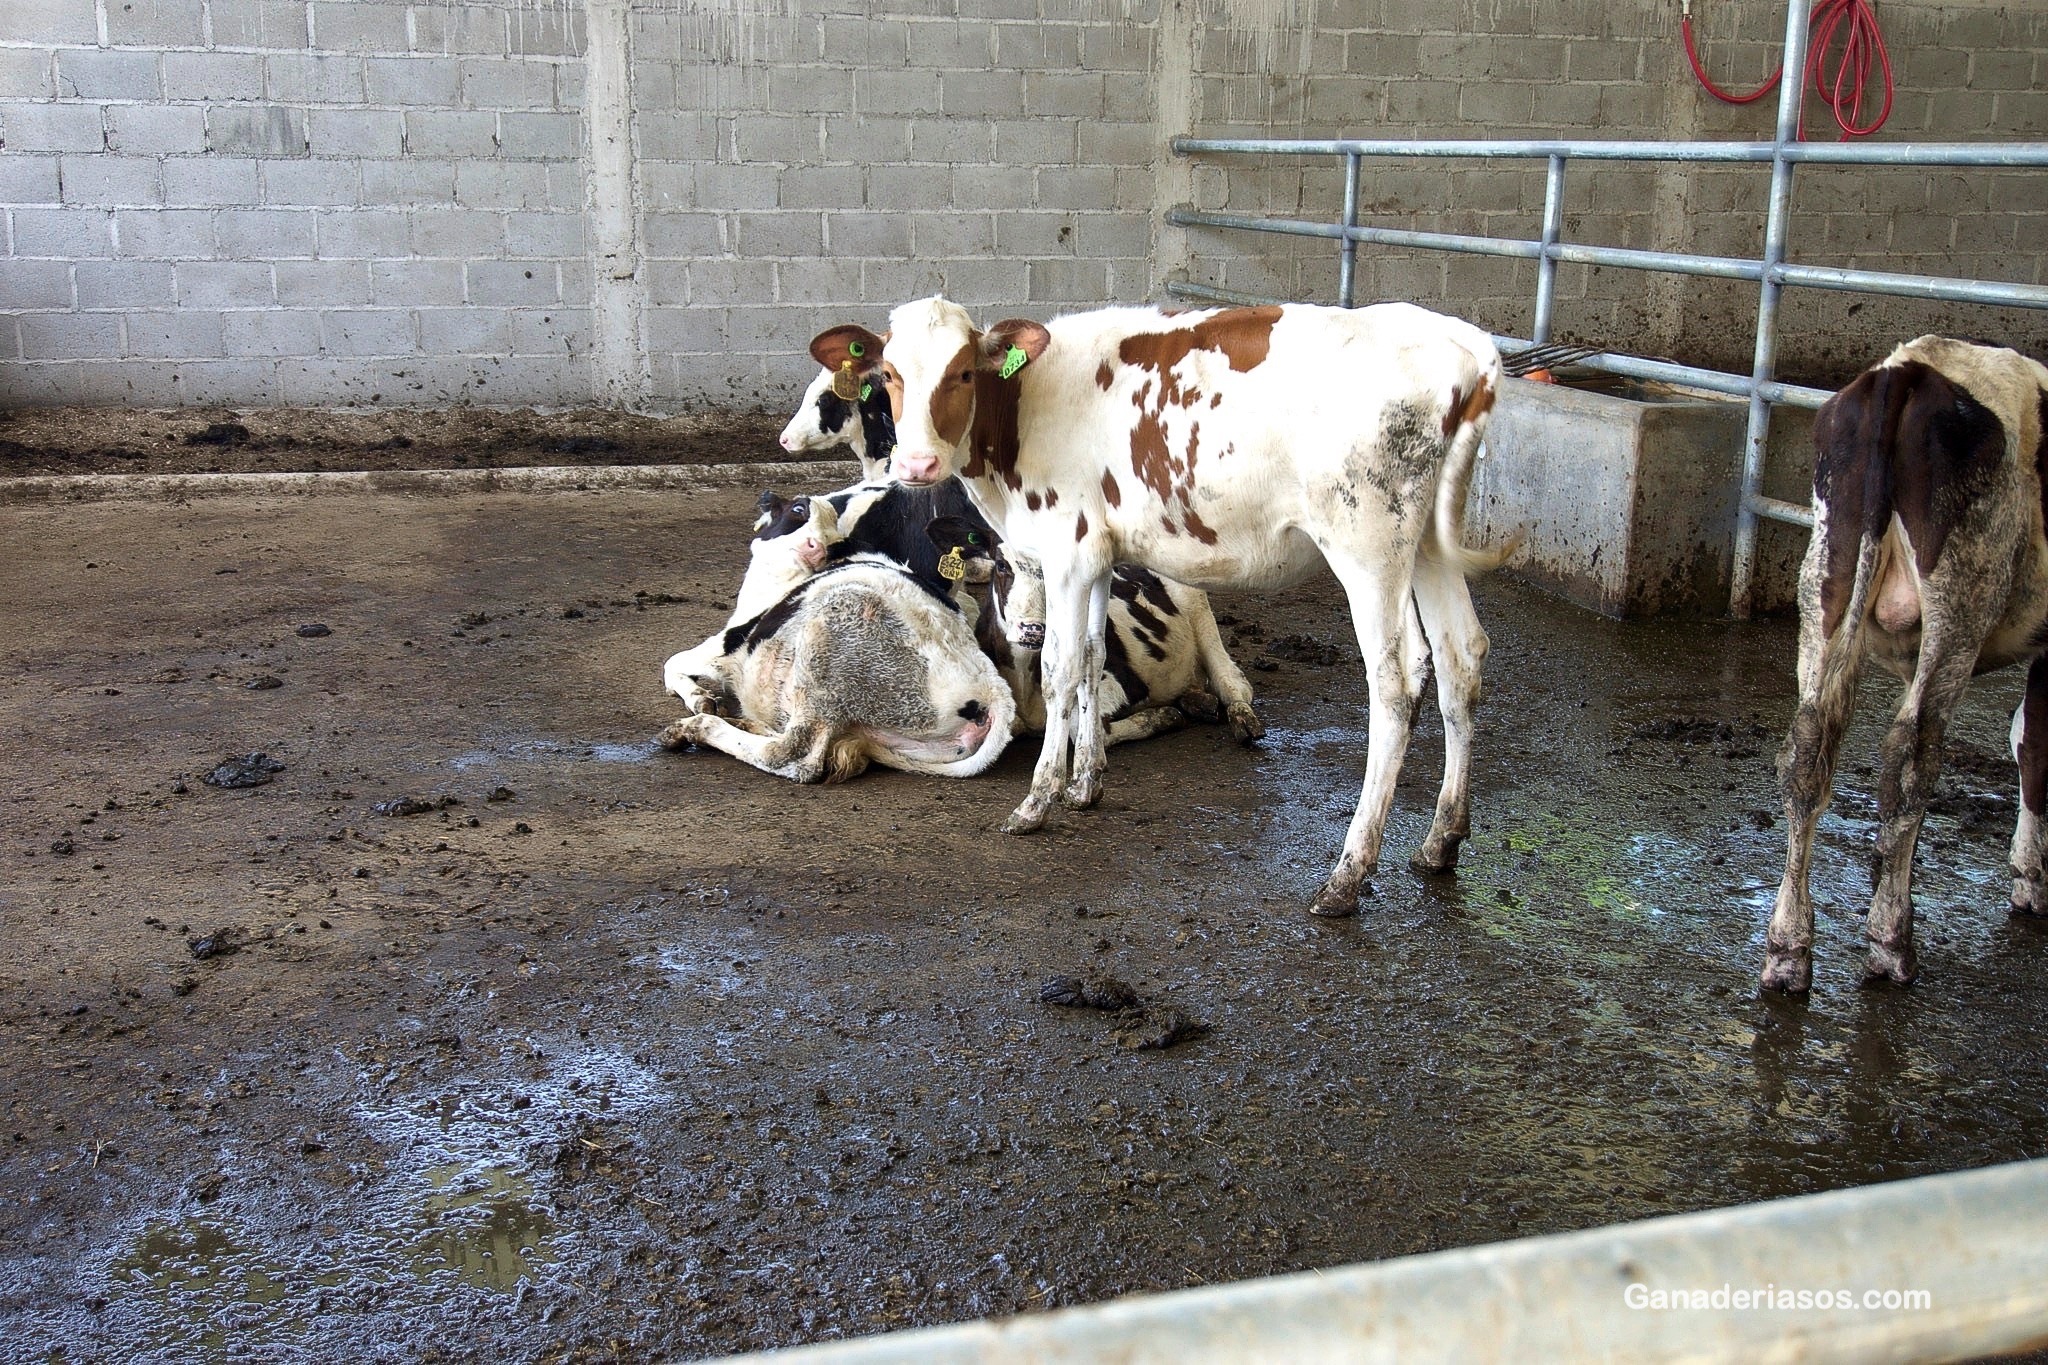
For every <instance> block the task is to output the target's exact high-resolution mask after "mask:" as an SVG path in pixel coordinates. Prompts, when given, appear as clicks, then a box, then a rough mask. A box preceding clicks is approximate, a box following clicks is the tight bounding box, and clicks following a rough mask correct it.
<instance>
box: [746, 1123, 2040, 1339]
mask: <svg viewBox="0 0 2048 1365" xmlns="http://www.w3.org/2000/svg"><path fill="white" fill-rule="evenodd" d="M2043 1346H2048V1160H2040V1161H2029V1162H2020V1163H2016V1164H2013V1165H2007V1166H1993V1167H1989V1168H1986V1169H1984V1170H1977V1171H1967V1172H1963V1173H1961V1174H1957V1175H1939V1176H1927V1177H1923V1178H1921V1179H1917V1180H1902V1181H1897V1182H1894V1183H1891V1184H1885V1185H1872V1186H1866V1187H1863V1188H1860V1189H1854V1190H1842V1191H1838V1192H1835V1193H1832V1194H1818V1195H1808V1196H1803V1197H1800V1198H1795V1199H1782V1200H1777V1201H1775V1202H1772V1203H1767V1204H1745V1205H1740V1206H1738V1207H1735V1208H1729V1209H1715V1210H1712V1211H1709V1212H1705V1213H1691V1214H1681V1215H1678V1216H1676V1217H1671V1218H1657V1219H1652V1220H1649V1221H1647V1222H1641V1223H1624V1224H1619V1225H1616V1226H1612V1227H1604V1228H1596V1229H1593V1230H1591V1231H1587V1232H1575V1233H1566V1234H1563V1235H1560V1236H1554V1237H1533V1238H1528V1239H1526V1240H1522V1241H1515V1242H1502V1243H1496V1244H1493V1245H1490V1246H1479V1247H1469V1248H1466V1249H1464V1250H1460V1251H1446V1252H1438V1253H1436V1254H1433V1255H1427V1256H1410V1257H1405V1258H1403V1259H1400V1260H1394V1261H1383V1262H1380V1263H1377V1264H1372V1265H1359V1266H1346V1267H1343V1268H1341V1269H1337V1270H1330V1271H1310V1272H1306V1273H1303V1274H1297V1275H1285V1276H1279V1277H1276V1278H1273V1279H1267V1280H1252V1281H1248V1282H1245V1283H1242V1284H1234V1285H1225V1286H1219V1287H1215V1288H1205V1289H1191V1290H1184V1291H1181V1292H1178V1293H1172V1294H1154V1295H1146V1296H1141V1297H1132V1298H1126V1299H1117V1300H1113V1301H1111V1302H1108V1303H1103V1304H1097V1305H1093V1306H1090V1307H1085V1308H1072V1309H1065V1310H1061V1311H1058V1312H1051V1313H1044V1314H1036V1315H1031V1316H1026V1317H1017V1318H1009V1319H1006V1320H1004V1321H1000V1322H975V1323H965V1324H961V1325H959V1326H953V1327H937V1328H929V1329H925V1330H920V1331H910V1332H901V1333H894V1334H890V1335H886V1336H877V1337H865V1338H861V1339H858V1340H853V1341H846V1342H835V1343H828V1344H823V1345H817V1346H806V1347H799V1348H796V1349H793V1350H786V1351H776V1352H769V1353H765V1354H763V1355H759V1356H749V1357H743V1358H744V1359H747V1360H761V1361H763V1362H768V1361H773V1362H775V1365H880V1362H884V1361H888V1362H916V1363H917V1365H956V1363H957V1365H967V1363H968V1362H974V1363H975V1365H1084V1363H1085V1365H1112V1362H1113V1363H1114V1365H1191V1363H1192V1362H1218V1363H1221V1362H1245V1365H1253V1362H1257V1363H1258V1365H1270V1363H1271V1362H1276V1361H1277V1362H1286V1365H1316V1363H1317V1362H1324V1361H1329V1362H1337V1361H1343V1362H1346V1365H1371V1363H1372V1362H1382V1361H1384V1362H1390V1363H1391V1362H1396V1361H1399V1362H1407V1365H1415V1362H1428V1361H1446V1362H1448V1361H1459V1362H1466V1361H1523V1360H1527V1361H1575V1360H1622V1361H1630V1362H1639V1361H1696V1362H1721V1361H1726V1362H1730V1363H1731V1365H1733V1363H1735V1362H1741V1365H1750V1362H1756V1361H1794V1360H1796V1361H1801V1362H1806V1363H1807V1365H1829V1363H1830V1362H1841V1365H1873V1363H1874V1362H1887V1361H1889V1362H1900V1363H1901V1365H1903V1363H1905V1362H1921V1361H1928V1362H1931V1361H1951V1360H1965V1359H1971V1358H1975V1357H1981V1356H1987V1355H1997V1354H2003V1353H2010V1352H2014V1351H2020V1350H2026V1349H2029V1348H2037V1347H2043ZM736 1359H738V1358H736Z"/></svg>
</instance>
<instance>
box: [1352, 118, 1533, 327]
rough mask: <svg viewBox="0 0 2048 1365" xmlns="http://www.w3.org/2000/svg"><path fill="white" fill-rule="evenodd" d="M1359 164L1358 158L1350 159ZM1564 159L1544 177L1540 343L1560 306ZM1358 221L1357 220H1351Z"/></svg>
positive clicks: (1354, 163) (1353, 163) (1353, 164)
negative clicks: (1558, 282) (1559, 248)
mask: <svg viewBox="0 0 2048 1365" xmlns="http://www.w3.org/2000/svg"><path fill="white" fill-rule="evenodd" d="M1349 164H1351V165H1352V166H1356V165H1358V158H1357V157H1355V156H1354V157H1351V158H1349ZM1564 166H1565V158H1563V157H1561V156H1553V157H1552V158H1550V165H1549V168H1548V169H1547V170H1546V171H1545V172H1544V176H1543V254H1542V255H1541V256H1539V257H1538V258H1537V260H1536V321H1535V324H1534V327H1535V330H1534V336H1535V338H1536V341H1537V343H1538V344H1539V345H1540V344H1542V343H1543V342H1546V341H1548V340H1550V324H1551V321H1552V318H1553V315H1554V314H1555V311H1556V307H1557V254H1556V253H1557V244H1558V243H1559V242H1560V241H1562V240H1564ZM1349 221H1351V222H1352V223H1354V224H1355V223H1356V222H1357V220H1356V219H1351V220H1349Z"/></svg>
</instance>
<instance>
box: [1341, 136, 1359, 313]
mask: <svg viewBox="0 0 2048 1365" xmlns="http://www.w3.org/2000/svg"><path fill="white" fill-rule="evenodd" d="M1357 226H1358V157H1357V156H1355V155H1351V156H1346V157H1345V158H1344V244H1343V245H1342V246H1340V247H1339V248H1338V249H1337V306H1338V307H1339V308H1349V307H1351V305H1352V299H1353V295H1354V292H1355V287H1356V279H1357V274H1356V272H1357V269H1358V242H1357V241H1356V239H1354V238H1353V237H1352V235H1351V229H1353V228H1355V227H1357Z"/></svg>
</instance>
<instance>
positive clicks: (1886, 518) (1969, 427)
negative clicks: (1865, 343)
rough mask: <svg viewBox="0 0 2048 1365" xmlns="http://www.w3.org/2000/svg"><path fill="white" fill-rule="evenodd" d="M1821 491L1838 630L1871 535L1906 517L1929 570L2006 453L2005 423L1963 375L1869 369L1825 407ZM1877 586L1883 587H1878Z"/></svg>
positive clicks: (1818, 462)
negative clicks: (1978, 397) (1961, 381)
mask: <svg viewBox="0 0 2048 1365" xmlns="http://www.w3.org/2000/svg"><path fill="white" fill-rule="evenodd" d="M1813 444H1814V469H1813V491H1814V496H1815V497H1816V499H1818V500H1819V501H1820V502H1822V503H1825V504H1826V506H1827V509H1828V530H1827V545H1826V549H1825V558H1826V569H1825V573H1824V576H1823V578H1822V581H1821V632H1822V634H1823V635H1833V634H1834V633H1835V629H1836V627H1837V626H1839V625H1840V624H1841V620H1842V615H1843V613H1844V612H1846V611H1847V610H1848V607H1849V598H1850V596H1851V594H1852V593H1853V591H1854V589H1855V582H1856V565H1857V561H1858V560H1859V558H1860V557H1861V554H1862V544H1863V541H1864V539H1865V538H1866V537H1867V538H1869V539H1870V540H1872V541H1875V540H1878V539H1880V538H1881V537H1883V535H1884V534H1885V531H1886V529H1887V528H1888V527H1889V526H1890V524H1891V519H1892V517H1893V516H1894V515H1896V516H1897V517H1898V519H1899V524H1900V525H1901V526H1902V527H1904V529H1905V532H1906V539H1907V541H1908V542H1909V543H1910V544H1911V546H1912V549H1913V559H1914V563H1915V564H1916V565H1917V566H1918V567H1919V569H1920V572H1921V574H1922V575H1923V576H1924V575H1926V574H1928V573H1930V572H1932V571H1933V569H1934V566H1935V564H1936V563H1937V562H1938V561H1939V560H1940V558H1941V550H1942V547H1943V546H1944V545H1945V544H1947V543H1948V536H1949V532H1950V531H1952V530H1954V529H1955V525H1956V521H1957V519H1958V518H1959V517H1960V516H1962V515H1963V514H1964V513H1965V512H1966V511H1967V509H1968V508H1969V506H1970V505H1971V503H1972V502H1974V501H1975V500H1976V499H1977V498H1978V497H1979V496H1980V495H1981V494H1982V493H1983V492H1984V490H1985V489H1986V488H1987V487H1988V486H1989V482H1990V480H1991V479H1993V478H1994V477H1995V476H1996V474H1997V471H1998V468H1999V466H2000V465H2001V464H2002V463H2003V462H2004V459H2005V427H2004V424H2003V423H2001V422H2000V421H1999V420H1998V418H1997V417H1995V416H1993V415H1992V413H1991V412H1990V411H1989V410H1988V409H1987V408H1985V407H1984V405H1983V404H1981V403H1979V402H1978V401H1977V400H1976V399H1975V398H1973V397H1971V396H1970V394H1969V393H1968V391H1967V390H1965V389H1963V388H1962V387H1961V386H1960V385H1958V384H1956V383H1955V381H1953V380H1951V379H1949V378H1948V377H1947V376H1946V375H1944V374H1942V373H1941V372H1940V371H1938V370H1936V369H1934V368H1933V367H1932V366H1929V365H1926V364H1924V363H1922V362H1920V361H1917V360H1907V361H1902V362H1900V363H1899V364H1897V365H1881V366H1879V367H1877V368H1876V369H1872V370H1866V371H1864V372H1863V373H1862V374H1860V375H1858V376H1857V377H1856V378H1855V379H1854V380H1852V381H1851V382H1850V383H1849V384H1848V386H1847V387H1845V388H1844V389H1842V391H1841V392H1840V393H1837V394H1836V395H1835V396H1834V397H1833V398H1830V399H1829V400H1828V401H1827V402H1826V403H1825V404H1823V405H1822V406H1821V410H1820V416H1819V417H1818V418H1817V419H1816V420H1815V422H1814V427H1813ZM1871 586H1872V587H1873V589H1875V588H1877V587H1879V586H1880V585H1876V584H1873V585H1871Z"/></svg>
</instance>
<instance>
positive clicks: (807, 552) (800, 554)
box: [796, 536, 825, 573]
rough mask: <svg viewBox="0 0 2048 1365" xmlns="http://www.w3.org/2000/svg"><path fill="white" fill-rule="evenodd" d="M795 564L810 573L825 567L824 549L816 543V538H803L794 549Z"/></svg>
mask: <svg viewBox="0 0 2048 1365" xmlns="http://www.w3.org/2000/svg"><path fill="white" fill-rule="evenodd" d="M796 558H797V562H798V563H799V564H801V565H803V566H804V567H805V568H806V569H809V570H810V571H811V572H812V573H816V572H817V571H818V570H820V569H822V568H824V567H825V547H824V546H823V545H820V544H819V543H818V538H817V537H816V536H805V537H804V539H803V543H802V544H800V545H798V546H797V548H796Z"/></svg>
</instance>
